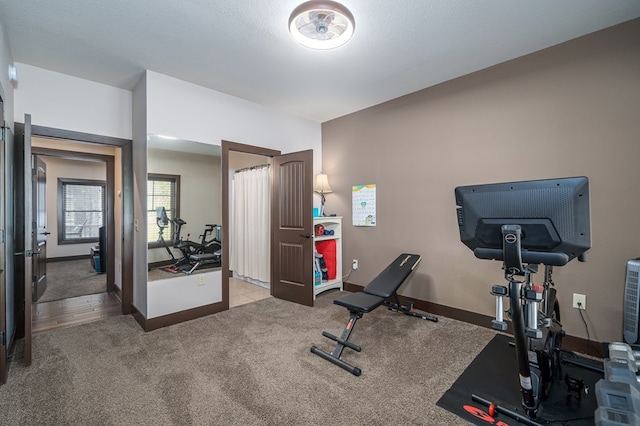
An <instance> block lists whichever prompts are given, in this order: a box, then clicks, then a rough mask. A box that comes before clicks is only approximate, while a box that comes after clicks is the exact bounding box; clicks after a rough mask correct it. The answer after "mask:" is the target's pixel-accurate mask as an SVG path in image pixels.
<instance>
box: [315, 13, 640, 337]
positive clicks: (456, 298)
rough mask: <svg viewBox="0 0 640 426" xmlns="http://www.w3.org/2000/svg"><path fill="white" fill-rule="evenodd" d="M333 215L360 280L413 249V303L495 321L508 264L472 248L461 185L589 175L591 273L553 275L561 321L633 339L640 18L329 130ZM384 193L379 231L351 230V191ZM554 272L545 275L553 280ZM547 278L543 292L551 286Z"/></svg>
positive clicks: (638, 234)
mask: <svg viewBox="0 0 640 426" xmlns="http://www.w3.org/2000/svg"><path fill="white" fill-rule="evenodd" d="M322 134H323V136H322V138H323V141H322V144H323V147H322V148H323V158H322V160H323V171H324V172H325V173H327V174H328V176H329V179H330V183H331V186H332V188H333V190H334V192H333V193H331V194H328V195H327V202H326V209H327V211H329V212H331V213H337V214H338V215H343V216H344V238H343V243H344V261H345V262H346V263H345V264H347V265H350V264H351V259H353V258H357V259H359V261H360V268H359V269H358V270H357V271H356V272H354V273H353V274H352V275H351V276H350V278H349V280H348V281H349V282H351V283H354V284H359V285H366V284H367V283H368V282H369V281H370V280H371V279H372V278H373V277H374V276H375V275H377V274H378V273H379V272H380V271H381V270H382V269H383V268H384V267H385V266H386V265H387V264H388V263H389V262H390V261H391V260H393V259H394V258H395V256H396V255H397V254H399V253H400V252H415V253H418V254H421V255H422V256H423V262H422V264H421V266H420V267H419V269H418V271H417V273H416V274H415V275H414V276H413V277H412V278H411V280H410V281H409V282H408V283H406V284H405V285H404V287H403V288H402V289H401V293H403V294H407V295H411V296H414V297H417V298H419V299H422V300H427V301H431V302H434V303H438V304H442V305H446V306H451V307H455V308H460V309H463V310H467V311H471V312H476V313H481V314H485V315H493V312H494V300H493V298H492V297H491V296H490V295H489V291H490V288H491V285H493V284H500V283H505V281H504V278H503V274H502V271H501V269H500V267H501V265H500V263H499V262H493V261H485V260H478V259H476V258H475V257H474V256H473V253H472V252H471V251H470V250H468V249H467V248H466V247H465V246H464V245H463V244H462V243H461V242H460V240H459V236H458V228H457V223H456V217H455V200H454V188H455V187H456V186H458V185H467V184H479V183H489V182H501V181H514V180H528V179H543V178H555V177H563V176H577V175H585V176H588V177H589V179H590V185H591V220H592V246H593V248H592V249H591V250H590V252H589V260H588V262H587V263H579V262H577V261H575V262H571V263H570V264H569V265H567V266H565V267H563V268H557V269H556V270H555V273H554V279H555V281H556V288H557V289H558V292H559V298H560V307H561V312H562V323H563V326H564V328H565V330H566V331H567V333H568V334H570V335H573V336H577V337H582V338H586V337H587V332H586V330H585V326H584V324H583V322H582V320H581V318H580V316H579V312H578V311H577V310H576V309H573V308H572V307H571V301H572V294H573V293H581V294H586V296H587V309H586V311H585V312H584V314H585V320H586V322H587V324H588V325H589V333H590V336H589V337H590V338H591V340H596V341H611V340H620V339H622V302H623V288H624V272H625V266H626V262H627V260H628V259H630V258H633V257H637V256H640V226H639V225H640V224H639V223H638V222H639V219H640V166H639V164H640V163H639V162H640V20H634V21H630V22H628V23H625V24H622V25H619V26H617V27H612V28H610V29H606V30H604V31H601V32H597V33H594V34H590V35H588V36H585V37H582V38H579V39H576V40H572V41H570V42H567V43H564V44H561V45H558V46H555V47H552V48H549V49H546V50H543V51H540V52H537V53H534V54H531V55H527V56H524V57H522V58H519V59H516V60H513V61H510V62H506V63H504V64H500V65H498V66H494V67H492V68H489V69H486V70H483V71H480V72H477V73H474V74H471V75H468V76H464V77H461V78H458V79H456V80H453V81H450V82H447V83H443V84H441V85H438V86H435V87H432V88H428V89H425V90H423V91H420V92H417V93H414V94H411V95H407V96H404V97H401V98H398V99H395V100H393V101H390V102H387V103H384V104H381V105H378V106H376V107H373V108H369V109H366V110H363V111H360V112H357V113H354V114H351V115H348V116H345V117H342V118H339V119H336V120H332V121H329V122H326V123H324V124H323V125H322ZM369 183H374V184H376V185H377V226H376V227H375V228H357V227H353V226H352V225H351V223H352V221H351V186H352V185H357V184H369ZM540 275H541V274H540ZM536 282H538V283H540V282H541V277H538V279H537V280H536Z"/></svg>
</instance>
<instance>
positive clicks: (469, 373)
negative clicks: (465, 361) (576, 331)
mask: <svg viewBox="0 0 640 426" xmlns="http://www.w3.org/2000/svg"><path fill="white" fill-rule="evenodd" d="M510 340H511V338H510V337H508V336H504V335H496V336H495V337H494V338H493V339H492V340H491V341H490V342H489V343H488V344H487V346H486V347H485V348H484V349H483V350H482V352H480V354H479V355H478V356H477V357H476V358H475V359H474V360H473V362H472V363H471V364H470V365H469V367H467V369H466V370H465V371H464V372H463V373H462V375H461V376H460V377H458V379H457V380H456V381H455V383H454V384H453V386H451V388H450V389H449V390H448V391H447V392H445V394H444V395H443V396H442V398H440V400H439V401H438V402H437V405H438V406H440V407H442V408H444V409H446V410H448V411H450V412H452V413H454V414H456V415H458V416H460V417H462V418H463V419H465V420H467V421H469V422H472V423H475V424H477V425H488V424H493V425H496V426H509V425H517V424H519V423H518V421H517V420H514V419H512V418H510V417H508V416H506V415H504V414H496V415H495V417H493V418H492V417H490V416H489V415H488V414H487V411H488V409H487V407H485V406H483V405H482V404H480V403H476V402H474V401H472V399H471V395H472V394H475V395H477V396H479V397H481V398H483V399H485V400H488V401H491V402H492V403H493V404H496V405H499V406H502V407H504V408H506V409H509V410H512V411H515V412H516V413H518V414H520V415H524V410H523V409H522V405H521V394H520V386H519V381H518V367H517V360H516V354H515V348H514V347H512V346H511V345H509V341H510ZM564 357H565V358H567V359H569V358H570V357H573V355H571V354H565V355H564ZM579 360H580V361H581V362H583V363H585V364H587V365H590V366H593V367H595V368H602V363H600V362H597V361H593V360H589V359H585V358H580V359H579ZM561 368H562V370H561V377H563V378H564V376H565V374H568V375H569V378H573V379H576V380H582V381H583V382H584V384H585V390H586V392H581V393H579V394H578V393H577V392H575V391H570V390H569V386H568V385H567V384H566V383H565V380H563V379H557V380H556V381H555V383H554V384H553V385H552V387H551V391H550V395H549V397H548V398H547V399H546V400H545V401H542V403H541V404H540V408H539V410H538V416H537V418H536V419H535V421H536V422H538V423H540V424H545V425H593V424H594V412H595V410H596V408H597V402H596V396H595V384H596V382H597V381H598V380H600V379H601V378H603V375H602V373H601V372H597V371H593V370H592V369H588V368H584V367H580V366H576V365H573V364H569V363H565V362H563V363H562V366H561ZM574 383H575V382H574Z"/></svg>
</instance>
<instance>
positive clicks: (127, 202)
mask: <svg viewBox="0 0 640 426" xmlns="http://www.w3.org/2000/svg"><path fill="white" fill-rule="evenodd" d="M14 127H15V132H14V133H15V134H19V132H23V131H24V123H14ZM31 136H32V137H42V138H51V139H61V140H67V141H71V142H82V143H90V144H95V145H103V146H110V147H116V148H121V165H120V166H121V168H122V189H121V193H120V194H119V196H121V197H122V252H121V255H122V257H121V262H120V264H121V269H122V291H121V294H120V299H121V301H122V314H123V315H128V314H131V313H132V312H133V141H132V140H130V139H121V138H115V137H110V136H101V135H95V134H90V133H82V132H75V131H71V130H62V129H56V128H52V127H44V126H35V125H33V124H32V125H31ZM37 150H38V152H39V153H41V154H42V151H43V150H45V151H46V149H44V148H37ZM51 151H55V150H51ZM73 154H74V155H75V156H76V158H80V157H83V156H82V155H81V154H83V153H80V152H75V153H73ZM84 155H85V157H84V159H86V155H90V156H94V157H95V156H97V154H86V153H84ZM103 157H108V158H110V159H111V160H110V161H111V163H112V165H113V167H112V168H111V176H109V165H108V164H107V185H109V183H108V182H109V180H111V187H112V188H113V185H114V168H115V165H114V164H113V163H115V161H114V158H113V157H112V156H103ZM107 161H109V160H107ZM107 192H109V190H107ZM108 205H111V206H113V203H108ZM111 210H113V209H111ZM107 227H108V228H107V229H109V232H108V235H107V250H109V249H110V250H111V253H113V252H114V251H113V249H114V247H115V229H114V227H115V225H114V223H109V222H108V223H107ZM109 270H111V274H112V275H111V276H112V277H114V276H115V258H114V257H113V256H108V258H107V271H109ZM107 277H109V275H107ZM107 282H109V280H108V281H107ZM111 282H112V284H111V285H112V287H113V280H111Z"/></svg>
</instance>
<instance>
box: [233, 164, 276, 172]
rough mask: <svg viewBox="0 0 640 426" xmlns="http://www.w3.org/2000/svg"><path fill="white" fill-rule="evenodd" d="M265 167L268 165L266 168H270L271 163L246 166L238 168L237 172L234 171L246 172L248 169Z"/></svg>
mask: <svg viewBox="0 0 640 426" xmlns="http://www.w3.org/2000/svg"><path fill="white" fill-rule="evenodd" d="M265 167H266V168H269V165H268V164H262V165H260V166H251V167H245V168H244V169H238V170H236V171H235V172H233V174H236V173H240V172H246V171H248V170H258V169H263V168H265Z"/></svg>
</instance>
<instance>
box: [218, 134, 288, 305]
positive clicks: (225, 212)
mask: <svg viewBox="0 0 640 426" xmlns="http://www.w3.org/2000/svg"><path fill="white" fill-rule="evenodd" d="M230 151H234V152H242V153H245V154H254V155H262V156H264V157H277V156H279V155H281V152H280V151H278V150H275V149H269V148H262V147H259V146H254V145H245V144H242V143H238V142H231V141H226V140H223V141H222V304H223V310H227V309H229V278H230V277H231V271H230V270H229V255H230V251H229V203H230V197H229V196H230V183H231V182H230V179H229V152H230ZM270 287H271V289H270V291H271V293H272V294H273V287H272V286H270Z"/></svg>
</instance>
